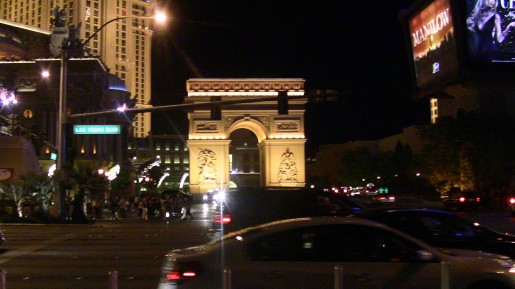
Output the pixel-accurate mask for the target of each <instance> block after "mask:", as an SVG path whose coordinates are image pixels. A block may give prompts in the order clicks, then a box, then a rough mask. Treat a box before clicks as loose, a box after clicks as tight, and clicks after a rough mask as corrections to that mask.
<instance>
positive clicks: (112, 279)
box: [109, 271, 118, 289]
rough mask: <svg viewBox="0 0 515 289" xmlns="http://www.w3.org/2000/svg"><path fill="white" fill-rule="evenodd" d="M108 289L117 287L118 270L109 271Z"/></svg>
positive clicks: (116, 288)
mask: <svg viewBox="0 0 515 289" xmlns="http://www.w3.org/2000/svg"><path fill="white" fill-rule="evenodd" d="M109 289H118V271H111V272H109Z"/></svg>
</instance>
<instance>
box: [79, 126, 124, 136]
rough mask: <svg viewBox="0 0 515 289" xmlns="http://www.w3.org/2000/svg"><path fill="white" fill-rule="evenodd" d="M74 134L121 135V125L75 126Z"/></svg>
mask: <svg viewBox="0 0 515 289" xmlns="http://www.w3.org/2000/svg"><path fill="white" fill-rule="evenodd" d="M73 133H74V134H120V126H119V125H74V126H73Z"/></svg>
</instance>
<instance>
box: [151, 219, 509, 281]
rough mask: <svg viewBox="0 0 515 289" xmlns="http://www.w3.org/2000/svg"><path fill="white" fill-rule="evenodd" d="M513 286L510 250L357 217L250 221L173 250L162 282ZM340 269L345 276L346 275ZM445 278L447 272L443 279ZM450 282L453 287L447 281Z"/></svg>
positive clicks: (164, 266)
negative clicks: (440, 239)
mask: <svg viewBox="0 0 515 289" xmlns="http://www.w3.org/2000/svg"><path fill="white" fill-rule="evenodd" d="M445 264H450V273H449V284H450V285H451V287H449V288H452V289H491V288H496V289H501V288H502V289H513V288H515V268H514V266H515V264H514V262H513V261H512V260H511V259H509V258H508V257H505V256H499V255H495V254H487V253H482V252H477V251H468V250H450V249H449V250H439V249H435V248H434V247H431V246H429V245H427V244H426V243H424V242H422V241H419V240H417V239H415V238H413V237H411V236H409V235H407V234H405V233H402V232H400V231H397V230H394V229H391V228H390V227H388V226H385V225H382V224H379V223H376V222H373V221H369V220H365V219H359V218H352V217H350V218H349V217H316V218H296V219H287V220H281V221H276V222H271V223H267V224H263V225H260V226H255V227H250V228H246V229H243V230H240V231H237V232H234V233H231V234H227V235H224V236H223V237H222V238H219V239H215V240H213V241H212V242H210V243H207V244H205V245H201V246H196V247H191V248H184V249H177V250H172V251H170V252H169V253H168V254H167V255H166V257H165V261H164V264H163V266H162V271H161V278H160V282H159V285H158V288H159V289H187V288H222V284H223V283H222V282H223V280H224V279H225V280H226V281H225V282H229V283H230V285H231V286H230V287H223V288H235V289H257V288H267V289H279V288H280V289H298V288H305V289H329V288H335V282H338V281H337V280H336V279H338V278H340V277H341V279H338V280H340V281H341V280H343V284H344V288H353V289H378V288H397V289H408V288H417V289H439V288H443V287H442V279H441V278H442V270H444V268H445V266H446V265H445ZM340 274H341V275H340ZM443 280H444V281H443V282H446V281H445V280H446V279H443ZM446 288H447V287H446Z"/></svg>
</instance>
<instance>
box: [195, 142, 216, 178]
mask: <svg viewBox="0 0 515 289" xmlns="http://www.w3.org/2000/svg"><path fill="white" fill-rule="evenodd" d="M215 160H216V155H215V152H213V151H212V150H210V149H200V152H199V154H198V156H197V167H198V169H199V180H200V181H214V180H216V164H215Z"/></svg>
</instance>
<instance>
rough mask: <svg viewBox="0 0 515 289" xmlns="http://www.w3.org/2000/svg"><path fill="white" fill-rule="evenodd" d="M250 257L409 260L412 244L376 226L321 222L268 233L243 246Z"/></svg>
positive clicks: (256, 259) (359, 260) (413, 247)
mask: <svg viewBox="0 0 515 289" xmlns="http://www.w3.org/2000/svg"><path fill="white" fill-rule="evenodd" d="M246 249H247V252H248V253H249V256H250V257H251V259H252V260H254V261H277V262H409V261H412V260H413V257H414V256H415V251H416V250H417V248H416V246H415V245H414V244H412V243H411V242H409V241H408V240H404V239H401V238H399V237H398V236H395V235H393V234H391V233H390V232H387V231H383V230H380V229H377V228H373V227H368V226H361V225H323V226H313V227H304V228H298V229H291V230H287V231H283V232H279V233H274V234H269V235H267V236H265V237H262V238H259V239H257V240H255V241H253V242H252V243H250V244H249V245H248V246H247V248H246Z"/></svg>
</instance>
